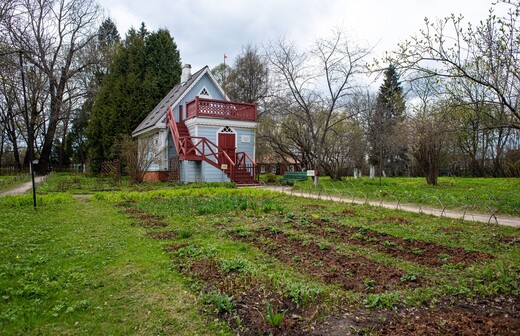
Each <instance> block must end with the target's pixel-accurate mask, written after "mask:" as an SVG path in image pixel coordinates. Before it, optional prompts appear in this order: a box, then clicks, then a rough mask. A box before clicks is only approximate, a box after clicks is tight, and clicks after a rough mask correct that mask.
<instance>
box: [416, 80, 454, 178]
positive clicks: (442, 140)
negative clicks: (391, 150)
mask: <svg viewBox="0 0 520 336" xmlns="http://www.w3.org/2000/svg"><path fill="white" fill-rule="evenodd" d="M437 89H438V84H437V82H436V81H435V79H434V78H431V77H430V78H421V79H417V80H415V81H413V82H412V88H411V93H412V94H413V95H414V98H415V99H414V104H411V107H410V111H409V113H410V115H409V118H408V130H409V135H410V141H409V143H410V151H411V154H412V155H413V157H414V158H415V159H416V161H417V163H418V164H419V166H420V168H421V170H422V172H423V175H424V177H425V178H426V182H427V183H428V184H430V185H437V179H438V177H439V172H440V168H441V164H442V163H443V161H444V160H445V159H446V158H447V156H448V154H449V150H450V148H451V146H452V145H453V142H454V141H453V138H454V127H453V115H454V114H453V111H452V108H453V104H450V103H449V102H446V101H443V100H442V95H441V94H440V93H439V91H438V90H437Z"/></svg>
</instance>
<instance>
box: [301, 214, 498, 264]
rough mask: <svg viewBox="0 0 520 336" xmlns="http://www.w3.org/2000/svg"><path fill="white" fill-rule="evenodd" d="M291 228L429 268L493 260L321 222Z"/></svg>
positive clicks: (317, 220)
mask: <svg viewBox="0 0 520 336" xmlns="http://www.w3.org/2000/svg"><path fill="white" fill-rule="evenodd" d="M291 225H292V227H293V228H295V229H297V230H302V231H303V232H306V233H311V234H313V235H317V236H320V237H325V238H335V239H338V238H339V239H340V241H341V242H342V243H345V244H352V245H356V246H363V247H369V248H373V249H375V250H377V251H379V252H382V253H385V254H388V255H391V256H393V257H396V258H399V259H404V260H407V261H411V262H414V263H417V264H421V265H425V266H429V267H441V266H442V265H446V264H457V263H462V264H465V265H469V264H472V263H476V262H479V261H483V260H488V259H491V258H493V257H492V256H491V255H489V254H487V253H483V252H476V251H467V250H465V249H463V248H461V247H450V246H445V245H441V244H436V243H432V242H425V241H422V240H415V239H404V238H401V237H395V236H392V235H389V234H386V233H380V232H376V231H373V230H370V229H368V228H365V227H362V228H358V227H351V226H342V225H338V224H334V223H327V222H324V221H323V220H319V219H310V220H309V221H308V222H307V223H305V222H303V223H302V222H300V223H298V222H294V221H293V222H292V223H291Z"/></svg>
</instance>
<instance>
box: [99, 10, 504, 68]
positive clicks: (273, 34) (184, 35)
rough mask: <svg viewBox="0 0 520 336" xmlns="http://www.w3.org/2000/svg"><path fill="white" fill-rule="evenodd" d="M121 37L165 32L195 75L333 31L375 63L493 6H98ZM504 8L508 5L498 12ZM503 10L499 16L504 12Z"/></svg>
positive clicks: (479, 15)
mask: <svg viewBox="0 0 520 336" xmlns="http://www.w3.org/2000/svg"><path fill="white" fill-rule="evenodd" d="M98 1H99V2H100V4H101V6H102V7H104V8H105V14H106V15H107V16H110V17H111V18H112V19H113V20H114V21H115V22H116V24H117V26H118V30H119V33H120V34H121V36H122V37H123V36H124V35H125V33H126V31H127V30H128V29H129V28H130V27H132V26H133V27H135V28H138V27H139V26H140V24H141V22H144V23H145V24H146V26H147V27H148V28H149V30H156V29H158V28H167V29H168V30H169V31H170V33H171V35H172V36H173V38H174V40H175V42H176V43H177V47H178V48H179V50H180V54H181V59H182V62H183V63H189V64H192V66H193V69H194V70H195V71H196V70H198V69H199V68H201V67H203V66H205V65H209V66H210V68H212V67H214V66H216V65H218V64H219V63H221V62H222V61H223V55H224V54H227V55H228V57H229V58H228V59H227V61H228V62H232V61H233V59H234V58H235V56H236V55H237V54H239V53H240V50H241V48H242V46H244V45H246V44H253V45H258V46H262V45H265V44H266V43H267V42H269V40H274V39H276V38H277V37H280V36H282V35H283V36H286V37H287V38H288V39H290V40H292V41H295V42H296V43H297V44H298V45H300V46H302V47H305V46H309V45H310V44H311V43H312V42H313V41H314V40H315V39H316V38H317V37H326V36H327V35H328V34H330V32H331V31H332V30H333V29H334V28H341V29H343V31H345V32H347V34H348V36H349V40H350V41H355V42H358V43H359V44H360V45H364V46H372V47H375V48H374V57H377V56H378V55H380V54H382V53H383V51H385V50H391V49H394V48H395V46H396V44H397V43H398V42H399V41H403V40H404V39H406V38H408V37H409V36H411V35H413V34H414V33H416V32H417V31H418V30H419V29H420V28H423V27H424V18H425V17H428V18H429V19H431V20H434V19H440V18H444V17H446V16H449V15H450V14H452V13H454V14H457V15H458V14H462V15H464V17H465V18H466V20H468V21H471V22H472V23H475V24H477V23H478V22H479V21H480V20H482V19H485V18H486V16H487V14H488V11H489V8H490V7H491V3H492V1H491V0H395V1H390V0H144V1H143V0H98ZM499 6H502V7H501V8H503V7H504V5H499ZM499 9H500V8H499Z"/></svg>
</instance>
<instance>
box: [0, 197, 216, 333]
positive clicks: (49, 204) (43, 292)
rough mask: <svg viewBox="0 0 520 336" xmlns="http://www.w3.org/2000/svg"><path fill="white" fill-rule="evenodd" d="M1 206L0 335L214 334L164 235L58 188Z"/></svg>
mask: <svg viewBox="0 0 520 336" xmlns="http://www.w3.org/2000/svg"><path fill="white" fill-rule="evenodd" d="M24 198H27V197H25V196H16V197H12V198H11V199H12V200H14V199H24ZM53 198H55V199H57V200H59V201H57V202H55V201H54V200H53ZM20 203H24V202H20ZM29 204H31V203H30V200H29ZM1 212H2V215H1V216H0V237H1V238H0V293H1V294H0V334H2V335H29V334H33V335H34V334H39V335H65V334H74V335H130V334H136V335H140V334H141V335H150V334H169V335H194V334H200V335H203V334H205V335H212V334H213V333H212V332H211V331H206V329H207V326H206V325H205V320H204V318H201V317H200V316H199V315H198V312H197V309H198V308H197V298H196V295H194V293H192V292H190V291H189V288H188V287H187V286H186V285H185V283H184V281H183V280H182V278H181V277H180V275H179V274H178V273H177V272H175V271H172V267H171V261H170V258H169V257H168V255H167V254H166V253H165V252H164V251H163V250H162V249H161V246H160V245H159V244H158V242H156V241H154V240H152V239H149V238H147V237H145V236H144V232H143V231H144V230H143V229H140V228H135V227H132V226H131V225H130V222H131V220H130V219H128V218H127V217H126V216H123V215H121V214H119V213H118V211H117V208H115V207H114V206H112V205H111V204H110V203H105V202H78V201H76V200H75V199H73V198H72V197H71V196H62V197H56V196H54V195H53V196H46V197H43V198H40V200H39V207H38V209H37V210H33V209H32V207H31V206H30V205H29V206H25V205H21V206H12V205H11V204H5V203H4V204H3V206H1Z"/></svg>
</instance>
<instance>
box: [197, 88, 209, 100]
mask: <svg viewBox="0 0 520 336" xmlns="http://www.w3.org/2000/svg"><path fill="white" fill-rule="evenodd" d="M199 97H202V98H211V95H210V94H209V92H208V89H206V87H203V88H202V90H200V93H199Z"/></svg>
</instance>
